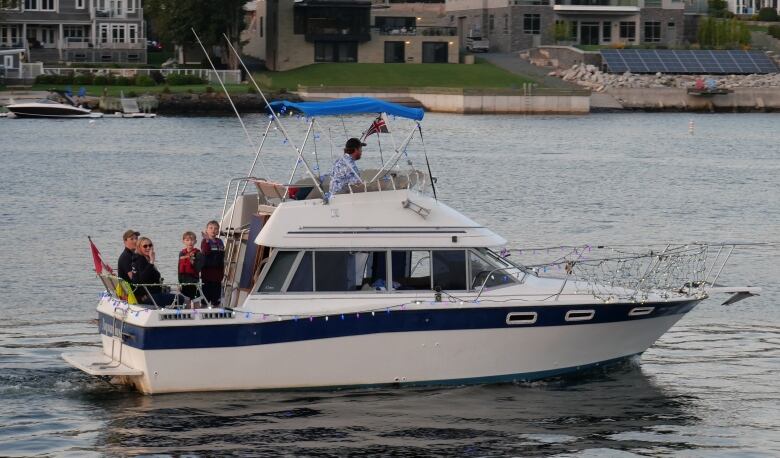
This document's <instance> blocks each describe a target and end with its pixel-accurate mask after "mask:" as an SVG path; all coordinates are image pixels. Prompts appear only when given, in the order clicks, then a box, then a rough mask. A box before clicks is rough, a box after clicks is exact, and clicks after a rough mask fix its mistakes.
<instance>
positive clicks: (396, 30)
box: [371, 26, 458, 37]
mask: <svg viewBox="0 0 780 458" xmlns="http://www.w3.org/2000/svg"><path fill="white" fill-rule="evenodd" d="M371 31H372V32H374V33H377V34H379V35H416V36H429V37H438V36H441V37H454V36H456V35H458V28H457V27H433V26H417V27H372V28H371Z"/></svg>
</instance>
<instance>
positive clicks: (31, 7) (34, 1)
mask: <svg viewBox="0 0 780 458" xmlns="http://www.w3.org/2000/svg"><path fill="white" fill-rule="evenodd" d="M24 9H25V10H27V11H54V0H24Z"/></svg>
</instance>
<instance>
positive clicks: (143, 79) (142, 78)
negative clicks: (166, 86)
mask: <svg viewBox="0 0 780 458" xmlns="http://www.w3.org/2000/svg"><path fill="white" fill-rule="evenodd" d="M155 84H156V83H155V82H154V80H153V79H152V77H151V76H148V75H137V76H136V77H135V85H136V86H143V87H149V86H154V85H155Z"/></svg>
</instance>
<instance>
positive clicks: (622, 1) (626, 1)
mask: <svg viewBox="0 0 780 458" xmlns="http://www.w3.org/2000/svg"><path fill="white" fill-rule="evenodd" d="M555 5H556V6H635V7H638V6H639V0H555Z"/></svg>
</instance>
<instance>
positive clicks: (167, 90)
mask: <svg viewBox="0 0 780 458" xmlns="http://www.w3.org/2000/svg"><path fill="white" fill-rule="evenodd" d="M162 91H163V94H170V93H171V88H170V86H168V85H167V84H166V85H165V87H164V88H163V90H162Z"/></svg>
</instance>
